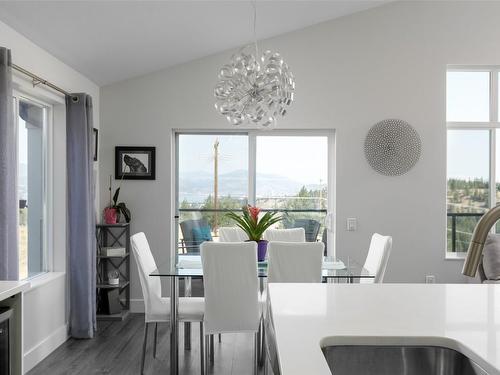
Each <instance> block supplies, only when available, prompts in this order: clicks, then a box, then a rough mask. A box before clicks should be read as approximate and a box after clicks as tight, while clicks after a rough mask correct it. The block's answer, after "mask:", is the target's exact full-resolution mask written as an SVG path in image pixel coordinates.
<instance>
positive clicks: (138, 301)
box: [130, 298, 144, 313]
mask: <svg viewBox="0 0 500 375" xmlns="http://www.w3.org/2000/svg"><path fill="white" fill-rule="evenodd" d="M130 312H131V313H144V300H143V299H142V298H131V299H130Z"/></svg>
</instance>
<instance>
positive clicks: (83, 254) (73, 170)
mask: <svg viewBox="0 0 500 375" xmlns="http://www.w3.org/2000/svg"><path fill="white" fill-rule="evenodd" d="M92 128H93V126H92V98H91V97H90V96H88V95H86V94H72V95H71V96H67V97H66V153H67V169H68V172H67V176H68V247H69V285H70V319H69V324H70V334H71V336H72V337H75V338H92V337H93V336H94V332H95V328H96V316H95V314H96V250H95V249H96V244H95V241H96V238H95V212H94V181H93V180H94V173H93V147H92V136H93V134H92Z"/></svg>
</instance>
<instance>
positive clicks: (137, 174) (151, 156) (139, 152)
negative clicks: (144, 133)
mask: <svg viewBox="0 0 500 375" xmlns="http://www.w3.org/2000/svg"><path fill="white" fill-rule="evenodd" d="M155 150H156V148H155V147H142V146H133V147H130V146H116V147H115V179H117V180H120V179H121V178H122V176H123V179H124V180H154V179H156V160H155V159H156V156H155Z"/></svg>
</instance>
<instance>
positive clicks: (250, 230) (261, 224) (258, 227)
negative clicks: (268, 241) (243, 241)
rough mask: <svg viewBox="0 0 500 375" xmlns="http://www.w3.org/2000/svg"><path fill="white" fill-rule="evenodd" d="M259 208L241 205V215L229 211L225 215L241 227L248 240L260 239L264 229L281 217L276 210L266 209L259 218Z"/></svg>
mask: <svg viewBox="0 0 500 375" xmlns="http://www.w3.org/2000/svg"><path fill="white" fill-rule="evenodd" d="M259 213H260V208H258V207H253V206H250V205H248V206H245V207H243V216H240V215H239V214H237V213H236V212H229V213H228V214H227V215H226V216H227V217H230V218H231V219H233V220H234V221H236V226H238V227H240V228H241V229H243V231H244V232H245V233H246V234H247V235H248V239H249V240H250V241H260V240H261V239H262V235H263V234H264V231H265V230H266V229H267V228H269V227H270V226H271V225H273V224H275V223H277V222H278V221H281V220H282V219H283V218H282V217H281V215H278V213H277V212H271V211H268V212H266V213H265V214H264V215H262V217H261V218H260V220H259Z"/></svg>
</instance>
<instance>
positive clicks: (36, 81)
mask: <svg viewBox="0 0 500 375" xmlns="http://www.w3.org/2000/svg"><path fill="white" fill-rule="evenodd" d="M11 66H12V69H14V70H17V71H18V72H20V73H22V74H24V75H27V76H28V77H30V78H31V79H32V80H33V87H34V86H36V85H39V84H42V85H45V86H47V87H50V88H51V89H53V90H56V91H59V92H60V93H61V94H64V95H65V96H71V94H70V93H69V92H67V91H66V90H63V89H62V88H60V87H57V86H56V85H54V84H53V83H50V82H49V81H47V80H46V79H43V78H41V77H39V76H37V75H36V74H33V73H31V72H30V71H28V70H26V69H24V68H21V67H20V66H19V65H16V64H12V65H11Z"/></svg>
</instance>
